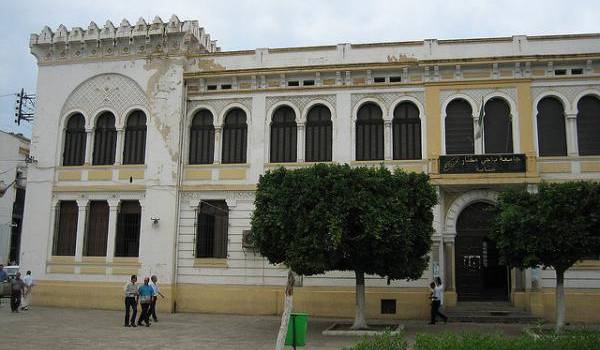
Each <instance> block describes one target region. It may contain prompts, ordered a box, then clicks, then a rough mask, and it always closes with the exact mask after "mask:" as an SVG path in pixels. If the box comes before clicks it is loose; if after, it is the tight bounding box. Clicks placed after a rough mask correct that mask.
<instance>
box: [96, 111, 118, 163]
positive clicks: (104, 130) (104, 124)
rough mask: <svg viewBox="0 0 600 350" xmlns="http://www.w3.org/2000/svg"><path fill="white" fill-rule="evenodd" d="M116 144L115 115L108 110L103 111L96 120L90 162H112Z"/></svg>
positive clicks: (113, 161)
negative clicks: (92, 156) (92, 152)
mask: <svg viewBox="0 0 600 350" xmlns="http://www.w3.org/2000/svg"><path fill="white" fill-rule="evenodd" d="M116 146H117V129H115V116H114V115H113V114H112V113H110V112H104V113H102V115H100V117H98V120H97V121H96V130H95V131H94V158H93V160H92V164H93V165H110V164H114V163H115V150H116Z"/></svg>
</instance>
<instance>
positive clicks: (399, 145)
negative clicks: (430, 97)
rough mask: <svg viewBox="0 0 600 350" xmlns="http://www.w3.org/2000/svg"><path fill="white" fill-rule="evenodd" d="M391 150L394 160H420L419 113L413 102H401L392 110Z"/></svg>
mask: <svg viewBox="0 0 600 350" xmlns="http://www.w3.org/2000/svg"><path fill="white" fill-rule="evenodd" d="M392 149H393V159H394V160H416V159H421V158H422V141H421V118H420V111H419V108H418V107H417V106H416V105H415V104H414V103H413V102H410V101H403V102H401V103H399V104H398V105H397V106H396V107H395V108H394V119H393V121H392Z"/></svg>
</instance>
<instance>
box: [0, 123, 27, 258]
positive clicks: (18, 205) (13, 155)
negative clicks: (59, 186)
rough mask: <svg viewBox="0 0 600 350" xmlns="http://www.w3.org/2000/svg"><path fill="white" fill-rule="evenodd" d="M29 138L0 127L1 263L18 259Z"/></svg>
mask: <svg viewBox="0 0 600 350" xmlns="http://www.w3.org/2000/svg"><path fill="white" fill-rule="evenodd" d="M27 156H29V139H27V138H25V137H23V135H21V134H13V133H9V132H5V131H2V130H0V264H5V265H6V264H9V263H10V262H18V261H19V246H20V239H21V232H22V226H23V209H24V200H25V178H26V176H27V164H26V163H25V159H26V158H27Z"/></svg>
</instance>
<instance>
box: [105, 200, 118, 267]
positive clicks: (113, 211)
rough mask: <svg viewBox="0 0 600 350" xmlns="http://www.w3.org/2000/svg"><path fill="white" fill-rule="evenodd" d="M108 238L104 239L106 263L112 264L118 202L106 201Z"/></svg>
mask: <svg viewBox="0 0 600 350" xmlns="http://www.w3.org/2000/svg"><path fill="white" fill-rule="evenodd" d="M108 207H109V212H108V237H107V239H106V262H112V260H113V258H114V256H115V240H116V238H117V215H118V213H119V200H117V199H114V200H109V201H108Z"/></svg>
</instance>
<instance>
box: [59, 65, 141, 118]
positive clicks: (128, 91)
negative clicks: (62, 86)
mask: <svg viewBox="0 0 600 350" xmlns="http://www.w3.org/2000/svg"><path fill="white" fill-rule="evenodd" d="M147 104H148V100H147V98H146V94H145V93H144V91H142V89H141V88H140V86H139V85H138V84H137V83H136V82H135V81H133V80H132V79H130V78H128V77H126V76H124V75H120V74H101V75H97V76H95V77H93V78H90V79H88V80H86V81H85V82H83V83H82V84H81V85H79V86H78V87H77V88H75V90H73V92H71V95H70V96H69V97H68V98H67V101H66V102H65V104H64V105H63V108H62V113H61V114H62V115H64V114H65V113H67V112H68V111H72V110H79V111H82V112H83V113H84V115H85V116H86V117H87V118H91V117H92V115H91V114H92V113H94V112H95V111H98V110H99V109H101V108H103V107H104V108H110V109H112V110H114V111H115V112H116V113H117V114H118V115H116V116H115V117H116V118H120V117H121V116H123V114H124V113H125V111H126V110H127V109H129V108H131V107H133V106H144V107H146V106H147Z"/></svg>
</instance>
